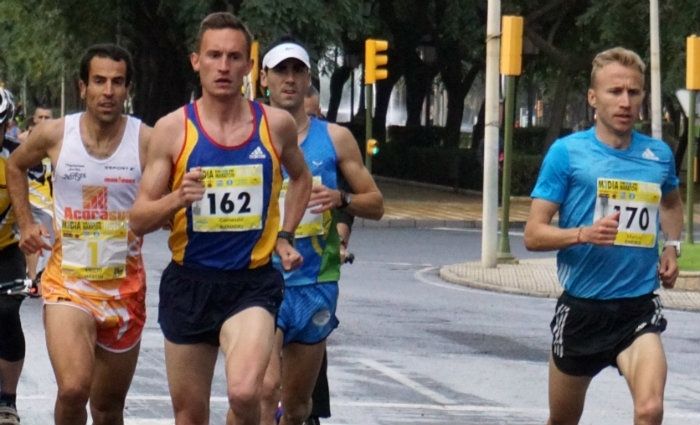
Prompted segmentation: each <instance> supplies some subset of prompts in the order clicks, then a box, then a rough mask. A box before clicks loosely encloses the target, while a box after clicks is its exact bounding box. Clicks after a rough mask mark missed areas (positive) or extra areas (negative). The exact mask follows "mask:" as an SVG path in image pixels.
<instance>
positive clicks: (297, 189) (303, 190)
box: [266, 108, 312, 233]
mask: <svg viewBox="0 0 700 425" xmlns="http://www.w3.org/2000/svg"><path fill="white" fill-rule="evenodd" d="M266 110H267V114H268V116H269V117H270V129H271V131H272V133H273V134H272V137H273V143H275V147H276V148H277V152H279V155H280V160H281V162H282V166H284V169H285V170H286V171H287V174H288V175H289V185H288V186H287V194H286V195H285V199H284V222H283V223H282V230H284V231H286V232H292V233H293V232H294V230H295V229H296V228H297V225H299V222H300V221H301V218H302V217H303V216H304V211H305V210H306V207H307V205H308V203H309V195H310V194H311V184H312V180H311V172H310V171H309V168H308V167H307V166H306V161H305V160H304V154H303V153H302V152H301V149H299V145H298V144H297V141H296V134H297V132H296V125H295V124H294V120H293V119H292V117H291V115H289V114H288V113H287V112H285V111H282V110H279V109H273V108H267V109H266Z"/></svg>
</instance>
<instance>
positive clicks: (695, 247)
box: [678, 242, 700, 272]
mask: <svg viewBox="0 0 700 425" xmlns="http://www.w3.org/2000/svg"><path fill="white" fill-rule="evenodd" d="M681 254H682V255H681V258H679V259H678V267H679V268H680V269H681V270H682V271H687V272H688V271H693V272H697V271H700V245H699V244H697V243H695V244H687V243H685V242H684V243H683V244H682V245H681Z"/></svg>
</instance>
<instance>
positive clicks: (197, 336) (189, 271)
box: [158, 262, 284, 346]
mask: <svg viewBox="0 0 700 425" xmlns="http://www.w3.org/2000/svg"><path fill="white" fill-rule="evenodd" d="M159 292H160V302H159V304H158V323H159V324H160V327H161V329H162V331H163V334H164V335H165V337H166V338H167V339H168V340H169V341H171V342H174V343H176V344H197V343H208V344H211V345H214V346H218V345H219V333H220V331H221V327H222V326H223V324H224V322H225V321H226V320H227V319H228V318H230V317H231V316H233V315H235V314H236V313H239V312H241V311H243V310H245V309H247V308H250V307H262V308H264V309H266V310H267V311H269V312H270V314H272V315H273V316H276V315H277V310H278V309H279V306H280V304H281V303H282V296H283V294H284V280H283V278H282V275H281V274H280V273H279V272H278V271H277V270H275V269H274V268H273V267H272V265H270V264H268V265H265V266H263V267H260V268H257V269H245V270H232V271H228V270H211V269H208V270H202V269H194V268H191V267H187V266H181V265H178V264H177V263H174V262H171V263H170V264H169V265H168V267H166V268H165V270H164V271H163V276H162V277H161V281H160V291H159Z"/></svg>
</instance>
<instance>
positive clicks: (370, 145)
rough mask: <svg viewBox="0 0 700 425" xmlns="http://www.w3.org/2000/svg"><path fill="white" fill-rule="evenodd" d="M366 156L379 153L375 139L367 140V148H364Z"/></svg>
mask: <svg viewBox="0 0 700 425" xmlns="http://www.w3.org/2000/svg"><path fill="white" fill-rule="evenodd" d="M365 152H366V153H367V156H374V155H376V154H378V153H379V146H378V145H377V140H376V139H369V140H367V148H366V150H365Z"/></svg>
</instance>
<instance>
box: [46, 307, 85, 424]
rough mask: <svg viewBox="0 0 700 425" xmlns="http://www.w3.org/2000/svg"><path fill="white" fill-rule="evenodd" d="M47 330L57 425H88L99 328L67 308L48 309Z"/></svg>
mask: <svg viewBox="0 0 700 425" xmlns="http://www.w3.org/2000/svg"><path fill="white" fill-rule="evenodd" d="M44 327H45V329H46V346H47V348H48V351H49V358H50V360H51V366H52V367H53V371H54V375H55V377H56V384H57V385H58V395H57V397H56V408H55V411H54V419H55V421H56V425H79V424H85V423H86V422H87V410H86V409H85V406H86V405H87V402H88V398H89V397H90V385H91V382H92V374H93V370H94V365H95V341H96V338H97V337H96V334H97V333H96V328H95V321H94V319H93V317H92V316H91V315H90V314H88V313H86V312H85V311H83V310H80V309H78V308H76V307H73V306H70V305H66V304H49V305H46V307H45V313H44Z"/></svg>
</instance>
